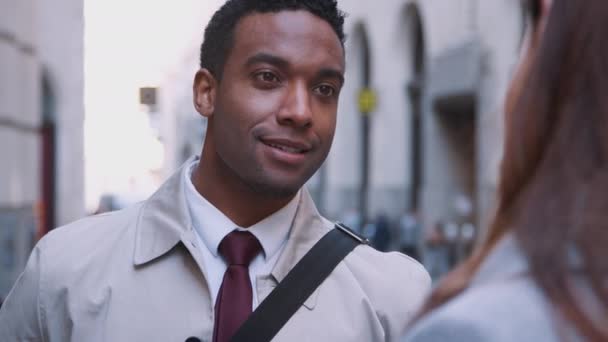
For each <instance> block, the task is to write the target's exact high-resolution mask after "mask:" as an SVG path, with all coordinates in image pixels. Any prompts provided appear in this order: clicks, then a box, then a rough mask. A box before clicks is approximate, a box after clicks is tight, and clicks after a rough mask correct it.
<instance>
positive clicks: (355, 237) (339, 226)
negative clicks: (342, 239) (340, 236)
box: [336, 222, 369, 245]
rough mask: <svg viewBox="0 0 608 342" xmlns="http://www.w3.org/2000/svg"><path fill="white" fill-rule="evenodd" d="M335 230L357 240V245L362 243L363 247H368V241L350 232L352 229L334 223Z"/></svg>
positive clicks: (339, 223)
mask: <svg viewBox="0 0 608 342" xmlns="http://www.w3.org/2000/svg"><path fill="white" fill-rule="evenodd" d="M336 228H338V229H339V230H341V231H342V232H344V233H345V234H346V235H348V236H350V237H352V238H353V239H355V240H357V241H358V242H359V243H362V244H364V245H369V240H368V239H367V238H365V237H363V236H361V235H359V234H357V233H355V232H353V231H352V229H350V228H348V227H347V226H345V225H344V223H342V222H336Z"/></svg>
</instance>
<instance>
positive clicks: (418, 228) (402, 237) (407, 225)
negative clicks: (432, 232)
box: [398, 210, 422, 260]
mask: <svg viewBox="0 0 608 342" xmlns="http://www.w3.org/2000/svg"><path fill="white" fill-rule="evenodd" d="M398 232H399V250H400V251H401V253H403V254H406V255H408V256H410V257H412V258H414V259H416V260H420V251H419V248H420V247H419V246H420V242H421V241H420V239H421V238H420V237H421V234H422V224H421V222H420V218H419V217H418V213H417V212H416V211H415V210H412V211H406V212H404V213H403V215H401V217H400V218H399V230H398Z"/></svg>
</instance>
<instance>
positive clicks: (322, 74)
mask: <svg viewBox="0 0 608 342" xmlns="http://www.w3.org/2000/svg"><path fill="white" fill-rule="evenodd" d="M317 77H318V78H336V79H338V80H339V81H340V86H341V85H343V84H344V75H342V72H340V71H338V70H336V69H332V68H323V69H321V70H319V72H318V73H317Z"/></svg>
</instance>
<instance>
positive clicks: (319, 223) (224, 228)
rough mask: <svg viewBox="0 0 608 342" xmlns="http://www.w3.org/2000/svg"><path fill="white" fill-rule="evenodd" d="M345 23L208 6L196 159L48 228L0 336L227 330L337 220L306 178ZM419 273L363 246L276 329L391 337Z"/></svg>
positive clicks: (293, 335)
mask: <svg viewBox="0 0 608 342" xmlns="http://www.w3.org/2000/svg"><path fill="white" fill-rule="evenodd" d="M343 21H344V19H343V16H342V14H341V12H340V11H339V10H338V9H337V7H336V2H335V1H333V0H308V1H305V0H302V1H293V0H292V1H287V0H285V1H280V0H276V1H268V0H260V1H252V0H231V1H228V2H227V3H226V4H225V5H224V6H223V7H222V8H221V9H220V10H219V11H218V12H217V13H215V15H214V17H213V18H212V20H211V22H210V23H209V26H208V27H207V29H206V32H205V38H204V42H203V45H202V47H201V69H200V71H198V73H197V74H196V77H195V82H194V105H195V107H196V109H197V111H198V112H199V113H201V115H203V116H204V117H206V118H207V119H208V120H209V121H208V129H207V135H206V138H205V142H204V147H203V151H202V155H201V158H200V160H199V159H197V158H193V159H191V160H189V161H188V162H187V163H186V164H185V165H184V166H183V167H182V168H181V169H180V170H179V171H178V172H177V173H176V174H175V175H173V176H172V177H171V178H169V180H167V182H166V183H165V184H164V185H162V186H161V188H160V189H159V190H158V191H157V192H156V193H155V194H154V195H152V197H151V198H150V199H148V200H147V201H145V202H144V203H142V204H140V205H136V206H134V207H131V208H128V209H126V210H123V211H119V212H115V213H110V214H104V215H100V216H95V217H92V218H87V219H84V220H82V221H79V222H76V223H73V224H71V225H68V226H67V227H63V228H60V229H57V230H55V231H53V232H52V233H50V234H48V235H47V236H46V237H45V238H44V239H42V240H41V241H40V242H39V243H38V245H37V247H36V248H35V250H34V251H33V253H32V256H31V257H30V260H29V262H28V265H27V267H26V269H25V271H24V273H23V274H22V276H21V277H20V278H19V280H18V281H17V283H16V285H15V287H14V289H13V290H12V293H11V294H10V296H9V297H8V299H7V301H6V302H5V307H4V308H3V311H2V312H0V340H2V341H5V340H6V341H16V340H28V341H31V340H33V341H38V340H44V341H184V340H186V339H189V338H190V339H189V340H195V339H198V340H202V341H227V340H228V339H229V338H230V336H231V335H232V334H233V333H234V331H235V329H237V328H238V327H239V326H240V324H241V323H242V322H243V321H244V320H245V319H246V318H247V316H248V315H249V313H250V312H251V310H252V309H255V308H256V307H257V305H258V304H259V303H260V302H261V301H262V300H264V299H265V298H266V296H267V295H268V294H269V293H270V292H271V291H272V290H273V288H274V287H276V286H277V284H278V283H279V282H281V280H283V279H284V278H285V276H286V275H287V274H288V273H289V271H290V270H291V269H292V268H293V266H294V265H295V264H296V263H297V261H298V260H300V259H301V258H302V257H303V256H304V255H305V254H306V253H307V252H308V251H309V250H310V249H311V247H312V246H313V245H314V244H315V243H316V242H317V241H318V240H319V239H321V238H322V237H323V236H324V235H325V234H326V233H327V232H328V231H330V230H331V229H332V228H333V224H332V223H331V222H329V221H327V220H326V219H324V218H323V217H321V215H320V214H319V213H318V212H317V210H316V209H315V206H314V203H313V202H312V200H311V198H310V195H309V194H308V192H307V191H306V189H304V188H303V184H304V183H305V182H306V181H307V180H308V179H309V178H310V177H311V175H312V174H313V173H314V172H315V171H316V170H317V169H318V168H319V166H320V165H321V163H322V162H323V161H324V160H325V158H326V156H327V154H328V152H329V149H330V146H331V143H332V139H333V135H334V129H335V125H336V112H337V105H338V95H339V93H340V89H341V87H342V83H343V78H344V76H343V74H344V58H345V56H344V48H343V39H344V34H343V31H342V30H343V29H342V25H343ZM235 279H236V280H235ZM237 280H238V281H237ZM429 286H430V280H429V276H428V274H427V273H426V271H425V270H424V269H423V268H422V266H420V265H419V264H418V263H417V262H415V261H414V260H412V259H410V258H408V257H406V256H404V255H401V254H396V253H393V254H383V253H380V252H377V251H375V250H374V249H372V248H371V247H368V246H363V245H362V246H359V247H357V248H356V249H355V250H354V251H353V252H351V253H350V254H349V255H348V256H347V257H346V258H345V259H344V260H343V261H342V262H340V264H339V265H338V266H337V267H336V268H335V269H334V271H333V272H332V273H331V275H330V276H329V277H328V278H327V279H326V280H325V281H324V282H323V283H322V284H321V285H320V286H319V287H318V288H317V289H316V290H315V291H314V292H313V294H312V295H310V297H308V299H307V300H306V301H305V302H304V303H303V305H302V307H300V308H299V310H298V311H297V312H296V313H295V315H294V316H293V317H291V319H290V320H289V321H288V322H287V324H286V325H285V326H284V327H283V328H282V329H281V330H280V331H279V333H278V334H277V335H276V337H275V338H274V341H392V340H394V339H396V338H398V337H399V335H400V334H401V333H402V331H403V329H404V328H405V325H406V323H407V321H408V319H409V318H410V317H411V316H412V314H413V312H414V311H415V310H416V309H417V307H418V305H419V304H420V303H421V301H422V300H423V296H424V295H425V294H426V293H427V290H428V289H429ZM191 337H192V338H191Z"/></svg>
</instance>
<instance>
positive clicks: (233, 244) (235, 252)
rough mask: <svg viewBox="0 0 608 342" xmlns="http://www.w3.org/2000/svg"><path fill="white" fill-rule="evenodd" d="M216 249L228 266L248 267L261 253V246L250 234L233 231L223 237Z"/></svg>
mask: <svg viewBox="0 0 608 342" xmlns="http://www.w3.org/2000/svg"><path fill="white" fill-rule="evenodd" d="M218 249H219V252H220V254H221V255H222V256H223V257H224V258H225V259H226V262H228V265H243V266H249V264H250V263H251V261H252V260H253V258H255V256H256V255H258V253H260V252H261V251H262V246H261V245H260V242H259V241H258V239H257V238H256V237H255V236H254V235H253V234H251V233H250V232H243V231H236V230H235V231H233V232H231V233H230V234H228V235H226V237H224V239H223V240H222V242H220V246H219V248H218Z"/></svg>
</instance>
